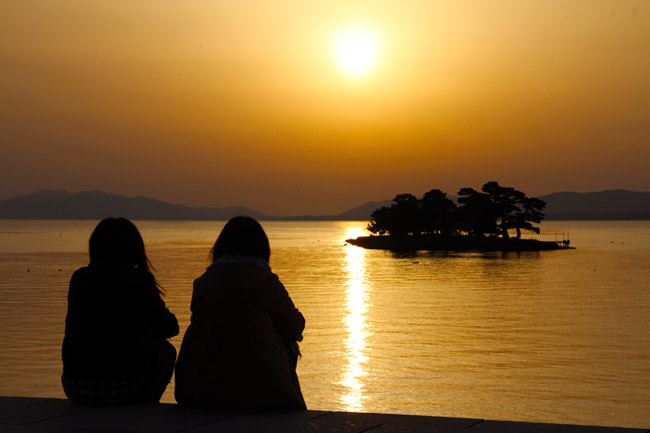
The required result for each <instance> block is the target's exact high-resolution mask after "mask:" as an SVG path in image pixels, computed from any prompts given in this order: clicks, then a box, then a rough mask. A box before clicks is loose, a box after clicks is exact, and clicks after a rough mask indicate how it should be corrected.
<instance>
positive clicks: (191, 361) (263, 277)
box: [175, 216, 306, 412]
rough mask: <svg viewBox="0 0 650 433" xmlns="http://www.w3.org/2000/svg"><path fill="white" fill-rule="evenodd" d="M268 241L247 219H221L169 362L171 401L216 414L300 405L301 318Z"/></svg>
mask: <svg viewBox="0 0 650 433" xmlns="http://www.w3.org/2000/svg"><path fill="white" fill-rule="evenodd" d="M270 254H271V251H270V248H269V240H268V238H267V237H266V234H265V233H264V230H263V229H262V226H260V224H259V223H258V222H257V221H255V220H254V219H252V218H249V217H241V216H240V217H235V218H233V219H231V220H230V221H228V223H227V224H226V225H225V227H224V228H223V230H222V231H221V234H220V235H219V238H218V239H217V241H216V242H215V244H214V248H213V249H212V253H211V255H212V259H213V262H212V264H211V265H210V266H209V267H208V268H207V270H206V272H205V273H204V274H203V275H201V276H200V277H199V278H197V279H196V280H195V281H194V292H193V294H192V305H191V310H192V319H191V323H190V326H189V327H188V328H187V332H186V333H185V337H183V344H182V345H181V350H180V353H179V355H178V362H177V363H176V379H175V382H176V390H175V395H176V401H177V402H178V403H180V404H183V405H189V406H207V407H211V408H215V409H219V410H224V411H230V412H232V411H235V412H241V411H244V412H257V411H288V410H297V409H306V406H305V400H304V399H303V396H302V392H301V391H300V384H299V382H298V376H297V374H296V363H297V360H298V356H299V350H298V343H297V342H298V341H301V340H302V331H303V329H304V327H305V319H304V318H303V316H302V314H301V313H300V311H298V310H297V309H296V307H295V306H294V304H293V302H292V301H291V298H290V297H289V294H288V293H287V291H286V289H285V288H284V286H283V285H282V283H281V282H280V280H279V279H278V277H277V275H275V274H274V273H272V272H271V268H270V266H269V256H270Z"/></svg>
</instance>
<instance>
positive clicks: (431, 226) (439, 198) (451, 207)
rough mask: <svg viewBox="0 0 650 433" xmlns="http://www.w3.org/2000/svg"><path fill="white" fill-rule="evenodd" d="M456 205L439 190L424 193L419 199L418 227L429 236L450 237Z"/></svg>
mask: <svg viewBox="0 0 650 433" xmlns="http://www.w3.org/2000/svg"><path fill="white" fill-rule="evenodd" d="M455 210H456V204H455V203H454V202H453V201H451V200H449V199H448V198H447V194H445V193H444V192H442V191H440V190H439V189H432V190H431V191H429V192H426V193H425V194H424V195H423V196H422V199H420V211H421V212H420V218H421V222H420V226H421V228H422V231H423V232H424V233H426V234H429V235H439V236H450V235H451V234H452V232H453V231H454V228H453V224H452V217H453V215H454V211H455Z"/></svg>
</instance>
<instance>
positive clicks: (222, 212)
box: [0, 189, 650, 221]
mask: <svg viewBox="0 0 650 433" xmlns="http://www.w3.org/2000/svg"><path fill="white" fill-rule="evenodd" d="M452 198H453V197H452ZM539 198H541V199H542V200H544V201H545V202H546V209H545V210H544V213H545V214H546V217H545V219H547V220H604V219H613V220H617V219H618V220H621V219H623V220H625V219H650V191H649V192H638V191H626V190H621V189H617V190H612V191H602V192H588V193H578V192H556V193H553V194H549V195H545V196H541V197H539ZM391 202H392V200H384V201H371V202H368V203H365V204H362V205H361V206H358V207H355V208H353V209H350V210H348V211H346V212H343V213H341V214H338V215H321V216H309V215H305V216H283V217H273V216H268V215H265V214H263V213H262V212H258V211H255V210H252V209H249V208H247V207H243V206H229V207H190V206H184V205H180V204H170V203H166V202H163V201H160V200H155V199H151V198H147V197H127V196H124V195H119V194H109V193H106V192H102V191H84V192H75V193H71V192H68V191H63V190H58V191H38V192H35V193H33V194H30V195H24V196H17V197H12V198H9V199H6V200H3V201H0V219H91V220H92V219H102V218H105V217H107V216H124V217H127V218H130V219H135V220H227V219H230V218H232V217H233V216H236V215H249V216H252V217H254V218H257V219H260V220H340V221H342V220H362V221H363V220H369V219H370V214H371V213H372V211H373V210H375V209H377V208H379V207H382V206H389V205H390V204H391Z"/></svg>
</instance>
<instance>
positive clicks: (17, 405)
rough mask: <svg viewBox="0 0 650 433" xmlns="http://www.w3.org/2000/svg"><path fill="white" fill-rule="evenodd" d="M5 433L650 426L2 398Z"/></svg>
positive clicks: (546, 431)
mask: <svg viewBox="0 0 650 433" xmlns="http://www.w3.org/2000/svg"><path fill="white" fill-rule="evenodd" d="M0 431H1V432H3V433H13V432H20V433H40V432H48V433H58V432H61V433H63V432H65V433H81V432H84V433H126V432H131V433H141V432H142V433H144V432H161V433H176V432H188V433H207V432H234V433H248V432H270V433H276V432H277V433H287V432H301V433H302V432H345V433H361V432H372V433H392V432H409V433H411V432H412V433H419V432H434V433H436V432H440V433H453V432H464V433H468V432H469V433H497V432H499V433H501V432H503V433H520V432H521V433H524V432H525V433H650V429H626V428H613V427H594V426H577V425H562V424H538V423H522V422H509V421H486V420H482V419H469V418H444V417H429V416H415V415H387V414H372V413H351V412H327V411H314V410H307V411H300V412H290V413H282V414H259V415H229V414H222V413H216V412H208V411H199V410H191V409H185V408H182V407H179V406H177V405H175V404H147V405H137V406H118V407H94V406H82V405H78V404H75V403H72V402H70V401H68V400H62V399H48V398H30V397H0Z"/></svg>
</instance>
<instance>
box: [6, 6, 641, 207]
mask: <svg viewBox="0 0 650 433" xmlns="http://www.w3.org/2000/svg"><path fill="white" fill-rule="evenodd" d="M354 35H356V36H354ZM355 37H356V39H355ZM346 47H347V48H346ZM349 47H352V48H353V49H352V51H346V50H347V49H348V48H349ZM346 56H347V57H346ZM350 57H351V58H350ZM346 58H347V60H345V59H346ZM342 59H343V60H342ZM346 62H348V63H347V64H346ZM354 62H357V64H354ZM355 68H356V69H355ZM490 180H497V181H499V182H500V183H501V184H503V185H507V186H514V187H516V188H517V189H520V190H522V191H524V192H526V193H528V195H542V194H547V193H551V192H556V191H601V190H605V189H614V188H625V189H631V190H640V191H648V190H650V0H525V1H524V0H456V1H451V0H448V1H442V0H439V1H438V0H426V1H425V0H422V1H415V0H400V1H354V0H345V1H338V0H328V1H298V0H286V1H262V0H259V1H252V0H240V1H217V0H212V1H201V0H192V1H167V0H138V1H122V0H93V1H89V0H66V1H59V0H57V1H45V0H16V1H12V0H7V1H2V2H0V199H5V198H8V197H11V196H15V195H19V194H28V193H32V192H34V191H37V190H40V189H66V190H69V191H84V190H91V189H99V190H103V191H107V192H112V193H119V194H125V195H129V196H137V195H144V196H148V197H152V198H156V199H160V200H164V201H168V202H172V203H182V204H187V205H205V206H229V205H244V206H248V207H250V208H252V209H255V210H259V211H262V212H265V213H267V214H269V215H296V214H313V215H318V214H335V213H340V212H343V211H345V210H347V209H349V208H352V207H355V206H357V205H360V204H362V203H364V202H366V201H369V200H384V199H389V198H392V197H393V196H395V194H398V193H403V192H411V193H413V194H416V195H421V194H423V193H424V192H426V191H428V190H429V189H432V188H440V189H442V190H444V191H446V192H448V193H450V194H455V193H456V192H457V191H458V189H459V188H461V187H465V186H471V187H474V188H480V186H481V185H482V184H483V183H485V182H487V181H490Z"/></svg>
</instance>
